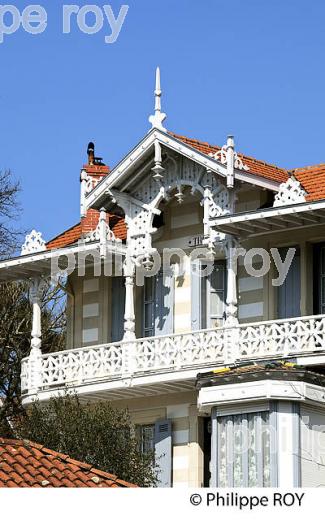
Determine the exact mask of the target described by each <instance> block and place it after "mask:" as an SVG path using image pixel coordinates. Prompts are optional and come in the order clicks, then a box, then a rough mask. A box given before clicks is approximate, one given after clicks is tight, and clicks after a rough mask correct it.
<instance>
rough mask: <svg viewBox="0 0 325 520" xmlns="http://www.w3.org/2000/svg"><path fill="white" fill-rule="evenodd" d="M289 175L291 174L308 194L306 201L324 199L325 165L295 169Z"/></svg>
mask: <svg viewBox="0 0 325 520" xmlns="http://www.w3.org/2000/svg"><path fill="white" fill-rule="evenodd" d="M290 173H293V175H294V176H295V178H296V179H297V180H298V181H299V182H300V183H301V185H302V187H303V188H304V189H305V190H306V192H307V193H308V195H307V200H310V201H313V200H320V199H324V198H325V164H315V165H313V166H306V167H305V168H295V169H294V170H291V171H290Z"/></svg>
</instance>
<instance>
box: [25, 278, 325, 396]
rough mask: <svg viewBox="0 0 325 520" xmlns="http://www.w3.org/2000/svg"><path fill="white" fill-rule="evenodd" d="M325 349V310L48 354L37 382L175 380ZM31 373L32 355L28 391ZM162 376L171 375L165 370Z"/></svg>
mask: <svg viewBox="0 0 325 520" xmlns="http://www.w3.org/2000/svg"><path fill="white" fill-rule="evenodd" d="M130 289H131V286H130ZM131 312H132V309H131ZM130 316H131V314H130ZM131 321H132V320H131ZM324 352H325V315H320V316H307V317H301V318H289V319H284V320H278V321H264V322H259V323H254V324H245V325H234V326H225V327H220V328H215V329H208V330H200V331H195V332H188V333H183V334H172V335H170V336H162V337H159V336H156V337H153V338H142V339H136V340H131V341H127V342H125V341H124V342H119V343H111V344H107V345H98V346H92V347H85V348H77V349H74V350H68V351H61V352H56V353H52V354H45V355H43V356H41V358H40V360H39V361H38V365H37V367H38V370H39V374H38V380H37V388H38V389H42V388H44V389H46V391H48V389H49V388H52V389H58V390H62V385H65V384H74V385H75V387H76V389H77V387H78V384H80V385H84V384H86V383H88V382H89V384H91V383H93V382H94V380H96V379H98V378H101V380H102V381H104V378H105V380H106V382H110V381H115V384H116V377H117V376H122V375H124V374H129V376H130V377H133V378H135V377H137V376H139V377H142V378H143V377H144V375H148V376H150V375H151V374H152V373H153V371H157V370H160V371H161V372H162V373H163V372H164V371H166V373H167V372H168V373H170V374H171V380H174V378H175V373H176V372H177V371H179V372H181V371H185V370H188V369H189V368H190V367H193V369H197V370H198V371H200V370H202V368H204V367H209V366H214V367H216V366H223V365H226V364H233V363H239V364H240V363H243V362H244V363H245V362H254V360H258V359H275V358H280V359H281V358H286V357H289V358H290V357H296V356H299V355H304V354H308V353H314V354H316V353H318V354H321V353H322V354H323V353H324ZM30 373H31V372H30V365H29V358H25V359H24V360H23V361H22V392H23V394H24V395H26V394H27V395H29V394H32V393H33V391H34V389H35V381H36V374H34V375H35V377H34V379H31V377H30ZM162 377H163V379H164V381H167V379H166V374H164V375H163V376H162ZM121 385H123V382H121ZM114 388H115V389H116V386H115V387H114Z"/></svg>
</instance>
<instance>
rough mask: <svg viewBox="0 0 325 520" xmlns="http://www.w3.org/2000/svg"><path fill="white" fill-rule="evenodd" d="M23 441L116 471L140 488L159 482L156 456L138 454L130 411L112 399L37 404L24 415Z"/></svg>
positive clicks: (73, 397)
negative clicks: (41, 445) (35, 443)
mask: <svg viewBox="0 0 325 520" xmlns="http://www.w3.org/2000/svg"><path fill="white" fill-rule="evenodd" d="M17 430H18V434H19V436H20V437H22V438H25V439H29V440H32V441H34V442H38V443H40V444H43V445H44V446H46V447H47V448H50V449H53V450H55V451H59V452H61V453H65V454H68V455H69V456H70V457H72V458H74V459H77V460H80V461H83V462H86V463H88V464H91V465H92V466H94V467H96V468H99V469H102V470H103V471H107V472H108V473H113V474H115V475H117V476H118V477H119V478H121V479H123V480H126V481H127V482H131V483H133V484H137V485H138V486H141V487H149V486H154V485H155V484H156V476H157V468H156V466H155V463H154V457H153V454H151V453H147V454H143V453H141V452H140V450H139V443H138V440H137V436H136V432H135V429H134V427H133V425H132V422H131V419H130V416H129V413H128V411H127V410H117V409H115V408H113V407H112V406H111V405H110V403H109V402H108V401H100V402H98V403H84V402H83V403H81V402H80V400H79V399H78V397H77V396H76V395H66V396H64V397H58V398H52V399H51V400H50V401H49V402H48V403H47V404H41V403H38V402H36V403H35V404H34V405H32V406H31V407H30V408H29V410H28V412H27V413H26V414H25V415H24V416H22V417H21V419H20V422H19V425H18V426H17Z"/></svg>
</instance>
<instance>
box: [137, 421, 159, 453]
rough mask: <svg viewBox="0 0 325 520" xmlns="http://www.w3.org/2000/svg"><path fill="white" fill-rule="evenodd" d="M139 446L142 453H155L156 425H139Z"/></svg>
mask: <svg viewBox="0 0 325 520" xmlns="http://www.w3.org/2000/svg"><path fill="white" fill-rule="evenodd" d="M138 435H139V446H140V451H141V453H144V454H147V453H153V452H154V449H155V425H154V424H144V425H141V426H138Z"/></svg>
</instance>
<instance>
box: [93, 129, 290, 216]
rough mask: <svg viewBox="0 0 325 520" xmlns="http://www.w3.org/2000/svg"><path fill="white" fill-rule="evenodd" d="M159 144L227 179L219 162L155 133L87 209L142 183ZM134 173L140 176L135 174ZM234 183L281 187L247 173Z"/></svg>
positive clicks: (97, 190)
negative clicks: (156, 142)
mask: <svg viewBox="0 0 325 520" xmlns="http://www.w3.org/2000/svg"><path fill="white" fill-rule="evenodd" d="M156 140H158V141H159V143H160V144H161V145H162V146H164V147H165V148H167V149H168V150H170V151H171V152H174V153H179V154H181V155H183V156H184V157H186V158H188V159H190V160H192V161H195V162H197V163H198V164H200V165H202V167H204V168H208V169H210V170H211V171H213V172H215V173H216V174H218V175H220V176H221V177H226V176H227V169H226V166H225V165H223V164H221V163H219V162H218V161H216V160H215V159H214V158H213V157H209V156H208V155H206V154H204V153H202V152H199V151H198V150H195V149H194V148H193V147H191V146H189V145H187V144H185V143H183V142H182V141H180V140H178V139H176V138H175V137H173V136H172V135H170V134H168V133H166V132H162V131H161V130H157V129H152V130H151V131H150V132H149V133H148V135H146V136H145V137H144V138H143V139H142V140H141V141H140V142H139V143H138V144H137V145H136V147H135V148H133V150H131V151H130V153H128V154H127V155H126V156H125V157H124V158H123V159H122V161H121V162H120V163H118V164H117V166H115V168H113V169H112V171H111V173H110V174H109V175H108V176H107V177H105V178H104V179H103V180H102V181H101V182H100V183H99V184H98V185H97V186H96V187H95V188H94V190H93V191H92V192H91V193H90V194H89V195H88V196H87V197H86V205H87V208H95V209H100V208H101V207H107V199H108V191H109V190H111V189H113V188H114V189H118V190H119V191H120V192H123V191H124V192H126V193H127V192H128V191H129V190H130V188H131V187H132V186H134V185H136V184H137V182H139V181H140V180H142V178H141V174H143V173H144V171H145V170H146V169H149V167H152V166H153V165H154V161H153V147H154V143H155V141H156ZM135 172H137V173H136V174H135ZM134 174H135V175H134ZM235 179H236V180H238V181H242V182H246V183H248V184H252V185H255V186H259V187H261V188H266V189H269V190H272V191H275V192H277V191H279V185H280V183H278V182H275V181H271V180H269V179H267V178H265V177H262V176H261V177H260V176H258V175H253V174H250V173H249V172H248V173H247V172H245V171H244V170H235Z"/></svg>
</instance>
